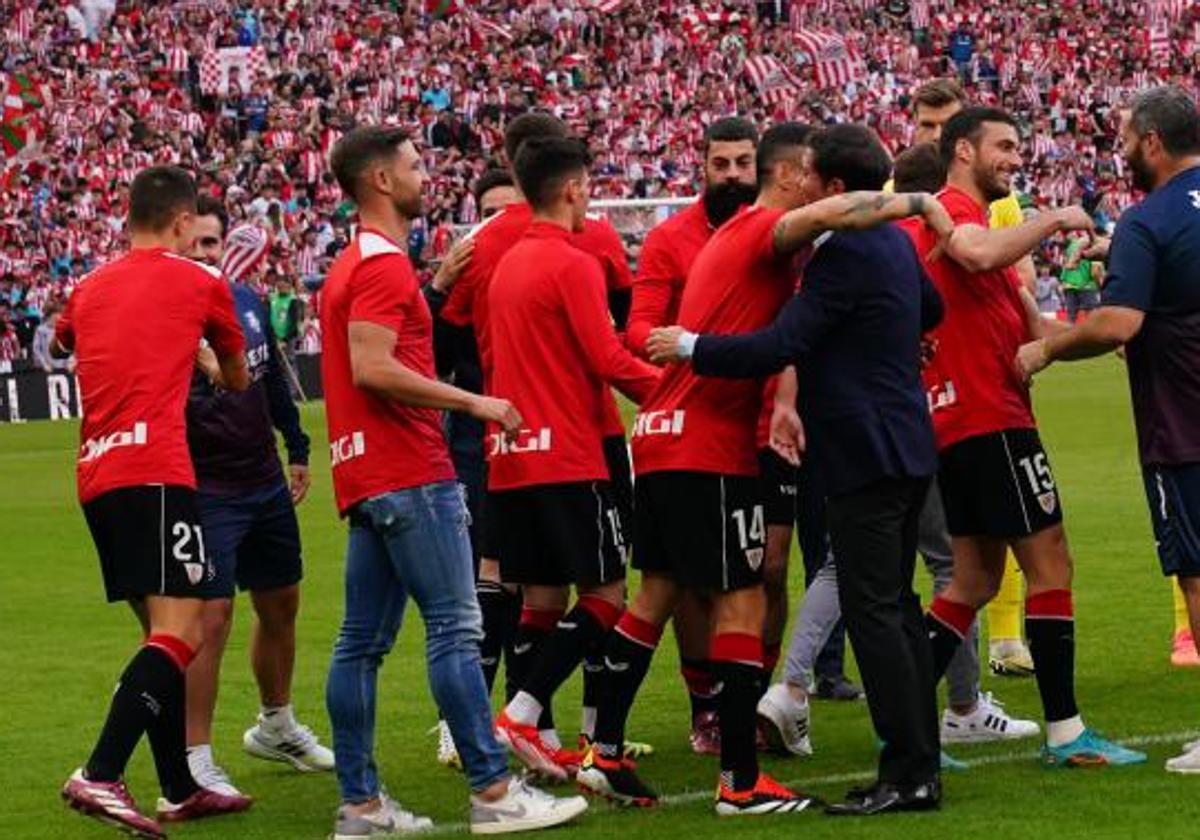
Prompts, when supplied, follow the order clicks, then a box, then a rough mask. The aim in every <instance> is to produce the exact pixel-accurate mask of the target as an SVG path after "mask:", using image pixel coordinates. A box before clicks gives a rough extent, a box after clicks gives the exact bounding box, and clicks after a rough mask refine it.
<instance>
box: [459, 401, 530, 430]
mask: <svg viewBox="0 0 1200 840" xmlns="http://www.w3.org/2000/svg"><path fill="white" fill-rule="evenodd" d="M467 413H468V414H470V415H471V416H472V417H474V418H475V419H476V420H482V421H483V422H484V423H495V424H497V425H498V426H500V428H501V430H502V431H503V432H504V436H505V437H506V438H507V439H508V440H514V439H515V438H516V436H517V432H519V431H520V430H521V423H522V422H523V420H522V418H521V412H519V411H517V409H516V406H514V405H513V404H512V403H510V402H509V401H508V400H502V399H497V398H496V397H484V396H476V397H475V398H474V399H473V400H472V401H471V404H470V406H469V407H468V408H467Z"/></svg>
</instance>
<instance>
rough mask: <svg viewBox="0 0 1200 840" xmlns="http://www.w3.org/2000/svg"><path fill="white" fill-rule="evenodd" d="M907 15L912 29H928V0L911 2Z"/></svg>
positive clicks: (913, 0)
mask: <svg viewBox="0 0 1200 840" xmlns="http://www.w3.org/2000/svg"><path fill="white" fill-rule="evenodd" d="M909 14H910V20H911V22H912V28H913V29H928V28H929V21H930V17H929V0H912V5H911V6H910V12H909Z"/></svg>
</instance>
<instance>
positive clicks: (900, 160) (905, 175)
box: [892, 143, 946, 193]
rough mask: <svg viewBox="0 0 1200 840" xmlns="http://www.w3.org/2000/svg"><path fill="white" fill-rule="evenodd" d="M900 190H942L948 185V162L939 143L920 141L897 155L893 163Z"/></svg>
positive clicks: (897, 186) (898, 189)
mask: <svg viewBox="0 0 1200 840" xmlns="http://www.w3.org/2000/svg"><path fill="white" fill-rule="evenodd" d="M892 171H893V178H894V182H895V187H896V190H897V191H898V192H927V193H937V192H941V189H942V187H944V186H945V185H946V162H945V161H944V160H942V152H941V149H939V148H938V144H937V143H918V144H917V145H915V146H912V147H910V148H909V149H907V150H905V151H904V152H901V153H900V154H899V155H897V156H896V160H895V162H894V163H893V165H892Z"/></svg>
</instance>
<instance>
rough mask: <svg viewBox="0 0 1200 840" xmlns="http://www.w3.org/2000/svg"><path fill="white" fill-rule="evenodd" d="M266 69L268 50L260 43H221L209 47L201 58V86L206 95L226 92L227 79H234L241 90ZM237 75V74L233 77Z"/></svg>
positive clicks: (245, 90)
mask: <svg viewBox="0 0 1200 840" xmlns="http://www.w3.org/2000/svg"><path fill="white" fill-rule="evenodd" d="M267 70H268V64H267V54H266V52H265V51H264V50H263V48H262V47H222V48H221V49H219V50H209V51H208V52H206V53H205V54H204V57H203V58H202V59H200V90H201V92H203V93H205V94H206V95H208V96H212V95H214V94H217V95H220V96H225V95H227V94H228V93H229V82H230V81H231V80H232V81H236V83H237V85H238V87H239V88H240V89H241V91H242V93H248V92H249V91H250V83H251V82H253V81H255V80H256V79H257V78H258V74H259V73H264V72H266V71H267ZM235 77H236V78H235Z"/></svg>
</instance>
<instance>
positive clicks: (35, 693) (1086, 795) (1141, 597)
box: [0, 358, 1200, 840]
mask: <svg viewBox="0 0 1200 840" xmlns="http://www.w3.org/2000/svg"><path fill="white" fill-rule="evenodd" d="M1035 395H1036V401H1037V407H1038V413H1039V416H1040V418H1041V423H1042V430H1043V435H1044V437H1045V440H1046V444H1047V447H1048V449H1049V452H1050V456H1051V460H1052V463H1053V465H1054V467H1055V471H1056V473H1057V476H1058V480H1059V484H1060V486H1061V489H1062V496H1063V500H1064V505H1065V509H1066V512H1067V526H1068V531H1069V534H1070V538H1071V545H1072V548H1073V551H1074V556H1075V559H1076V565H1077V571H1076V581H1077V587H1076V610H1077V613H1078V620H1077V638H1078V642H1079V651H1078V675H1079V698H1080V703H1081V706H1082V708H1083V711H1084V714H1085V716H1086V719H1087V721H1088V722H1089V723H1090V724H1091V725H1092V726H1093V727H1096V728H1098V729H1100V730H1101V731H1102V732H1104V733H1106V734H1109V735H1111V736H1114V737H1122V738H1131V739H1133V740H1134V742H1135V743H1140V744H1142V745H1144V748H1145V749H1146V750H1148V752H1149V754H1150V761H1149V763H1148V764H1146V765H1144V766H1141V767H1135V768H1127V769H1122V770H1104V771H1046V770H1043V769H1042V768H1041V767H1040V766H1039V765H1038V763H1037V762H1036V761H1035V760H1034V758H1033V755H1034V751H1035V749H1036V748H1037V746H1038V744H1037V743H1035V742H1032V741H1024V742H1017V743H1010V744H1005V745H996V746H983V747H959V748H956V749H955V750H954V754H955V755H956V756H957V757H959V758H961V759H965V760H968V761H970V762H972V763H973V765H974V766H972V768H971V769H970V770H968V771H966V772H963V773H955V774H950V775H947V777H946V780H945V793H946V795H945V807H944V810H943V811H942V812H941V813H938V814H925V815H911V816H898V817H897V816H893V817H885V818H880V819H876V820H867V821H861V822H844V821H835V820H833V819H831V818H827V817H824V816H822V815H819V814H805V815H801V816H797V817H790V818H779V817H777V818H769V819H747V820H744V821H721V822H720V823H718V821H717V818H716V817H715V816H713V815H712V813H711V810H710V797H711V792H712V789H713V787H714V785H715V779H716V763H715V760H714V759H711V758H698V757H694V756H692V755H691V754H690V752H689V751H688V749H687V742H686V735H687V701H686V696H685V693H684V690H683V687H682V685H681V682H680V679H679V677H678V674H677V670H676V669H677V660H676V655H675V651H674V645H673V643H672V642H671V641H670V640H665V641H664V644H663V649H662V650H661V652H660V653H659V655H658V657H657V658H656V660H655V664H654V669H653V671H652V672H651V674H650V677H649V679H648V680H647V683H646V686H645V688H644V690H643V691H642V694H641V696H640V697H639V699H638V703H637V705H636V706H635V708H634V711H633V715H632V719H631V722H630V728H629V733H630V737H632V738H637V739H639V740H646V741H651V742H653V743H654V744H655V746H656V747H657V749H658V752H657V754H656V755H655V756H653V757H652V758H650V759H647V760H646V761H645V762H644V763H643V764H642V769H643V772H644V774H645V778H646V779H647V780H648V781H650V782H652V783H653V784H654V785H656V786H657V787H658V788H659V790H661V791H662V792H663V793H664V794H668V795H669V797H668V800H667V804H666V806H665V807H661V808H658V809H656V810H653V811H640V812H633V811H630V812H620V811H616V810H613V809H612V808H610V807H609V806H607V805H605V804H602V803H596V804H594V805H593V807H592V809H591V810H590V811H589V813H588V814H587V815H585V817H584V818H583V819H582V821H581V823H580V824H579V825H577V826H575V827H573V828H570V829H565V830H563V831H560V832H559V833H558V835H557V836H561V837H567V836H570V837H574V838H580V840H582V838H592V837H618V836H637V837H648V838H658V837H663V838H668V837H672V838H673V837H684V836H687V835H691V836H693V837H709V836H714V835H716V834H717V832H718V831H719V832H721V834H722V835H724V836H746V837H749V836H764V835H765V834H766V833H767V832H778V831H788V832H792V831H794V832H796V833H797V835H801V834H802V835H803V836H806V837H810V838H816V837H835V836H836V837H841V838H853V837H868V836H869V837H879V838H891V837H896V838H900V837H904V838H909V837H920V836H930V837H931V836H935V835H936V836H943V837H955V838H962V837H982V836H989V837H1084V836H1086V837H1089V838H1102V837H1103V838H1109V837H1111V838H1129V837H1139V838H1140V837H1180V838H1183V837H1187V836H1195V833H1196V831H1197V830H1198V829H1197V826H1198V825H1200V822H1198V820H1200V804H1198V802H1200V797H1198V796H1197V793H1198V792H1200V787H1198V786H1200V778H1197V779H1192V778H1187V777H1180V776H1171V775H1168V774H1167V773H1165V772H1164V771H1163V769H1162V764H1163V761H1164V760H1165V759H1166V758H1167V757H1169V756H1171V755H1174V754H1175V753H1176V752H1177V751H1178V747H1179V745H1180V743H1181V742H1182V741H1183V740H1184V739H1185V738H1186V737H1187V736H1189V735H1191V734H1194V730H1195V729H1196V728H1197V726H1198V725H1200V690H1198V688H1200V673H1197V672H1191V673H1187V672H1181V671H1179V670H1175V669H1172V668H1171V667H1170V666H1169V665H1168V663H1167V654H1168V641H1169V639H1170V634H1171V593H1170V590H1169V588H1168V585H1167V583H1166V582H1165V581H1164V580H1163V578H1162V577H1161V576H1160V574H1159V572H1158V568H1157V561H1156V559H1155V557H1154V545H1153V542H1152V540H1151V537H1150V533H1149V526H1148V518H1147V514H1146V510H1145V501H1144V499H1143V497H1142V490H1141V484H1140V479H1139V477H1138V471H1137V463H1136V458H1135V453H1134V445H1133V436H1132V426H1131V421H1130V416H1129V407H1128V397H1127V393H1126V386H1125V380H1124V373H1123V370H1122V369H1121V365H1120V362H1118V361H1117V360H1115V359H1111V358H1110V359H1105V360H1101V361H1098V362H1095V363H1088V364H1081V365H1074V366H1062V367H1060V368H1058V369H1055V370H1053V371H1052V372H1050V373H1049V374H1048V375H1045V376H1044V377H1043V378H1042V379H1041V380H1040V381H1039V383H1038V385H1037V388H1036V390H1035ZM305 422H306V426H307V428H308V430H309V432H310V434H311V435H312V436H313V438H314V440H315V441H316V445H315V446H314V447H313V452H314V463H313V467H314V476H315V482H314V487H313V492H312V495H311V497H310V498H309V499H308V501H306V502H305V503H304V505H303V508H302V509H301V511H300V522H301V526H302V529H303V535H304V547H305V562H306V579H305V584H304V594H303V606H302V612H301V616H300V625H299V645H300V647H299V658H298V665H297V673H296V680H295V705H296V708H297V711H298V713H299V716H300V718H301V719H302V720H303V721H304V722H306V723H309V724H310V725H312V726H313V728H314V729H315V730H316V731H317V732H318V733H319V735H320V736H321V737H322V739H323V740H324V741H325V743H329V723H328V721H327V719H326V716H325V711H324V699H323V697H324V694H323V691H324V679H325V671H326V666H327V664H328V659H329V652H330V649H331V646H332V644H333V639H334V634H335V632H336V629H337V624H338V620H339V617H340V614H341V566H342V561H341V558H342V550H343V542H344V537H345V531H344V528H343V527H342V525H341V524H340V523H339V522H338V519H337V517H336V515H335V513H334V508H333V503H332V500H331V494H330V484H329V470H328V462H327V457H326V453H327V451H328V450H327V448H326V447H325V446H324V444H323V441H324V439H325V434H324V425H323V417H322V412H321V408H320V407H319V406H312V407H309V408H307V409H306V410H305ZM1197 422H1200V418H1197ZM76 435H77V428H76V425H75V424H72V423H31V424H28V425H22V426H0V558H2V559H0V641H2V644H0V674H3V686H2V688H0V710H2V711H3V719H2V721H0V780H2V781H3V784H2V785H0V837H4V838H84V839H85V840H90V838H106V837H115V836H117V835H116V834H115V833H114V832H113V831H112V830H110V829H108V828H106V827H104V826H101V825H99V824H97V823H93V822H91V821H89V820H85V819H83V818H81V817H79V816H77V815H76V814H74V813H73V812H70V811H68V810H67V809H66V808H65V807H64V806H63V805H62V803H61V802H60V800H59V798H58V790H59V787H60V785H61V784H62V782H63V781H64V779H65V778H66V777H67V774H68V773H70V772H71V770H72V769H74V768H75V767H76V766H77V765H79V764H80V763H82V762H83V761H84V760H85V759H86V757H87V754H88V751H89V750H90V748H91V745H92V743H93V740H94V738H95V736H96V732H97V729H98V727H99V725H100V723H101V720H102V718H103V715H104V712H105V709H106V706H107V703H108V697H109V694H110V692H111V691H112V688H113V684H114V681H115V679H116V677H117V675H118V673H119V672H120V670H121V669H122V667H123V666H124V663H125V661H126V660H127V659H128V657H129V656H130V654H131V652H132V651H133V650H134V649H135V647H136V646H137V644H138V633H137V627H136V624H135V622H134V620H133V618H132V617H131V616H130V615H129V614H128V613H127V610H126V609H125V608H124V607H121V606H106V605H105V604H104V603H103V599H102V593H101V587H100V576H99V572H98V568H97V563H96V560H95V556H94V554H93V551H92V546H91V543H90V541H89V539H88V535H87V530H86V527H85V525H84V521H83V518H82V516H81V515H80V512H79V509H78V506H77V504H76V501H75V490H74V480H73V472H72V470H73V462H74V457H73V449H74V446H75V445H76V443H77V438H76ZM980 478H981V480H983V479H984V477H982V476H981V477H980ZM921 575H922V577H921V580H920V586H921V587H922V589H923V590H925V591H927V589H928V581H927V580H926V579H925V578H924V573H923V572H922V573H921ZM792 579H793V587H792V591H793V593H795V597H796V598H799V597H800V593H801V590H802V586H801V583H800V581H801V579H802V576H801V574H800V569H799V563H798V562H795V560H794V562H793V570H792ZM250 620H251V615H250V611H249V610H248V606H247V603H246V602H245V600H244V599H241V600H239V605H238V614H237V619H236V626H235V630H234V635H233V638H232V640H231V643H230V647H229V651H228V654H227V657H226V660H225V670H224V674H223V680H222V684H221V699H220V703H219V706H218V711H217V720H216V728H215V751H216V756H217V758H218V760H219V761H220V763H221V764H223V765H224V766H225V767H226V768H227V769H228V770H229V772H230V774H231V776H232V777H233V779H234V781H235V782H236V783H237V784H238V785H239V786H240V787H241V788H242V789H243V790H244V791H246V792H248V793H252V794H253V795H255V796H256V797H257V800H258V801H257V803H256V804H255V806H254V808H253V809H252V810H251V811H250V812H249V813H247V814H245V815H240V816H236V817H229V818H224V819H221V820H217V821H212V822H208V823H199V824H194V825H185V826H182V827H179V828H173V829H172V830H171V832H170V833H171V836H172V837H182V838H194V840H202V838H205V839H206V838H254V839H257V838H261V839H262V840H267V839H268V838H271V840H317V839H318V838H323V837H325V836H327V835H328V834H329V832H330V830H331V827H332V819H333V813H334V808H335V806H336V804H337V790H336V786H335V783H334V779H333V777H332V776H331V775H304V774H300V773H296V772H294V771H292V770H290V769H288V768H286V767H284V766H283V765H278V764H270V763H264V762H261V761H258V760H255V759H252V758H250V757H248V756H246V755H245V754H244V753H243V752H242V750H241V735H242V732H243V731H244V730H245V728H246V727H247V726H249V725H250V724H251V723H252V722H253V716H254V713H255V711H256V710H257V695H256V691H255V687H254V682H253V678H252V676H251V673H250V669H249V665H248V662H247V654H246V640H247V631H248V629H249V626H250ZM424 672H425V667H424V661H423V656H422V631H421V623H420V620H419V616H418V615H417V613H416V611H415V610H412V611H411V612H410V614H409V620H408V621H407V623H406V626H405V628H404V631H403V634H402V636H401V638H400V640H399V641H398V642H397V645H396V649H395V651H394V652H393V654H392V655H391V657H390V658H389V659H388V660H387V662H386V664H385V666H384V668H383V671H382V676H381V680H380V685H379V691H380V699H379V711H378V714H379V719H378V735H377V757H378V760H379V763H380V765H381V770H382V777H383V779H384V781H385V782H386V784H387V786H388V789H389V790H390V791H391V792H392V793H393V794H394V795H395V796H397V797H398V798H400V799H401V800H402V801H403V803H404V804H405V805H406V806H408V807H410V808H412V809H414V810H416V811H417V812H419V813H425V814H429V815H431V816H433V818H434V819H435V820H436V821H437V822H438V823H441V824H445V825H447V826H448V830H458V831H461V830H462V828H461V826H462V822H463V820H464V819H465V789H464V786H463V781H462V777H461V776H459V775H457V774H455V773H453V772H451V771H449V770H446V769H444V768H442V767H440V766H438V765H437V764H435V763H434V760H433V755H434V739H433V738H432V737H430V736H428V735H426V731H427V730H428V729H429V727H430V726H431V725H432V724H433V722H434V711H433V706H432V704H431V701H430V697H429V691H428V688H427V686H426V682H425V673H424ZM983 682H984V685H983V688H984V690H985V691H994V692H995V693H996V694H997V696H998V697H999V698H1000V699H1002V700H1003V701H1004V702H1005V703H1006V704H1007V706H1008V708H1009V709H1010V710H1011V711H1012V712H1015V713H1019V714H1021V715H1023V716H1028V717H1033V718H1039V717H1040V715H1039V712H1038V709H1039V705H1038V700H1037V691H1036V687H1035V686H1034V683H1033V682H1032V680H1012V679H1000V678H996V677H992V676H991V675H987V676H985V677H984V681H983ZM578 702H579V688H578V682H577V680H573V681H572V682H571V683H570V684H569V685H568V686H567V687H566V688H565V689H564V691H563V692H562V693H561V695H560V696H559V698H558V702H557V706H556V709H557V714H558V720H559V723H560V731H562V732H563V734H564V735H567V734H571V733H573V731H574V728H575V725H576V723H577V719H578ZM813 742H814V745H815V748H816V756H815V757H813V758H811V759H808V760H793V761H784V760H779V759H768V760H767V761H766V762H765V766H766V768H767V769H768V770H769V771H770V772H772V773H773V774H775V775H776V776H777V777H778V778H780V779H782V780H786V781H790V782H797V783H799V784H801V785H803V786H805V787H808V788H811V789H813V790H815V791H817V792H818V793H820V794H822V795H824V796H826V797H831V798H832V797H838V796H840V795H841V794H842V793H843V792H844V790H845V789H846V788H847V787H848V786H849V785H850V784H852V783H855V782H858V781H861V780H863V779H866V778H867V777H868V776H869V775H870V773H871V770H872V768H873V765H874V761H875V757H876V756H875V738H874V735H873V734H872V731H871V728H870V724H869V721H868V718H867V711H866V706H865V704H851V705H847V704H830V703H820V702H818V703H816V704H815V707H814V718H813ZM129 781H130V785H131V788H132V790H133V792H134V794H135V796H136V797H137V798H138V799H139V802H140V803H141V805H142V807H143V809H144V810H147V811H152V810H153V807H154V802H155V797H156V796H157V790H156V786H155V783H154V777H153V769H152V764H151V760H150V756H149V753H148V751H147V750H146V749H145V748H144V747H139V749H138V751H137V753H136V754H135V756H134V760H133V763H132V766H131V768H130V772H129ZM564 790H565V789H564ZM455 826H457V829H455Z"/></svg>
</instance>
